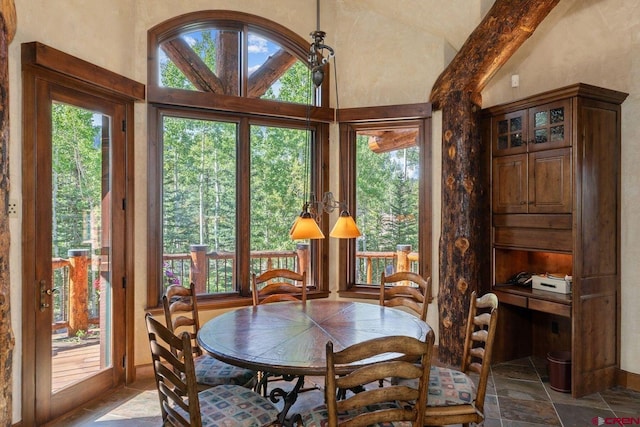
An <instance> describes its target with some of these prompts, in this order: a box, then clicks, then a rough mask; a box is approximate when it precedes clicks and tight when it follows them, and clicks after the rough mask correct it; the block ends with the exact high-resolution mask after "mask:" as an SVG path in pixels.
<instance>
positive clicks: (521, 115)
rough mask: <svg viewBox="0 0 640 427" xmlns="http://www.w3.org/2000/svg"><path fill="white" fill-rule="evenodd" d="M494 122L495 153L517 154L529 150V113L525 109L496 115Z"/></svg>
mask: <svg viewBox="0 0 640 427" xmlns="http://www.w3.org/2000/svg"><path fill="white" fill-rule="evenodd" d="M492 122H493V135H494V137H493V154H494V155H505V154H517V153H525V152H526V151H527V141H526V135H527V114H526V111H525V110H522V111H514V112H511V113H507V114H503V115H501V116H496V117H494V118H493V120H492Z"/></svg>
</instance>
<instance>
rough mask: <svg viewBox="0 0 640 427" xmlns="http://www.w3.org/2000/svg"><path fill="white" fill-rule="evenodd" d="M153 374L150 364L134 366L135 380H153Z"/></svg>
mask: <svg viewBox="0 0 640 427" xmlns="http://www.w3.org/2000/svg"><path fill="white" fill-rule="evenodd" d="M154 375H155V373H154V372H153V365H152V364H151V363H149V364H147V365H138V366H136V373H135V378H136V380H139V379H143V378H153V376H154Z"/></svg>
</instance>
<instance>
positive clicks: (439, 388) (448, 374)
mask: <svg viewBox="0 0 640 427" xmlns="http://www.w3.org/2000/svg"><path fill="white" fill-rule="evenodd" d="M475 398H476V386H475V384H474V383H473V381H472V380H471V378H469V376H467V375H466V374H464V373H462V372H460V371H456V370H453V369H448V368H441V367H439V366H432V367H431V372H430V373H429V396H428V400H427V406H450V405H468V404H470V403H471V402H473V400H474V399H475Z"/></svg>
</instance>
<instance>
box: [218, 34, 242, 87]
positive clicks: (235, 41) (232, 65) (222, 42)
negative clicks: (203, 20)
mask: <svg viewBox="0 0 640 427" xmlns="http://www.w3.org/2000/svg"><path fill="white" fill-rule="evenodd" d="M239 39H240V35H239V33H238V32H237V31H220V33H219V36H218V38H217V39H216V75H217V76H218V78H219V79H220V84H221V85H222V87H223V88H224V94H225V95H238V88H239V87H240V84H239V81H238V79H239V77H238V76H239V73H240V66H239V64H240V62H239V55H240V49H239V45H240V40H239Z"/></svg>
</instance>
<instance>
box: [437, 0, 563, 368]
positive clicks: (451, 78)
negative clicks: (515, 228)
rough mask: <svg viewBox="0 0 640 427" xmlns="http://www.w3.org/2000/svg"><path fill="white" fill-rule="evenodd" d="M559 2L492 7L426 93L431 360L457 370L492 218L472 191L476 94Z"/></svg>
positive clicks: (511, 0)
mask: <svg viewBox="0 0 640 427" xmlns="http://www.w3.org/2000/svg"><path fill="white" fill-rule="evenodd" d="M559 1H560V0H496V1H495V3H494V4H493V6H492V7H491V9H490V10H489V12H488V13H487V15H486V16H485V17H484V19H483V20H482V22H480V24H479V25H478V27H476V29H475V30H474V31H473V32H472V33H471V35H470V36H469V38H468V39H467V40H466V41H465V43H464V44H463V45H462V47H461V48H460V50H459V51H458V53H457V54H456V56H455V57H454V58H453V60H452V61H451V62H450V63H449V65H448V66H447V68H446V69H445V70H444V71H443V72H442V73H441V74H440V76H439V77H438V79H437V80H436V82H435V84H434V86H433V88H432V90H431V96H430V101H431V103H432V106H433V108H434V109H441V110H442V131H443V148H442V233H441V237H440V263H439V275H440V288H439V291H438V308H439V316H440V317H439V320H440V334H439V342H438V356H439V358H440V361H441V362H443V363H445V364H449V365H460V361H461V359H462V348H463V336H464V333H463V331H464V329H463V328H464V322H465V320H464V319H466V313H467V310H468V300H469V296H470V294H471V291H472V290H476V289H478V288H480V283H479V281H480V277H481V276H483V275H482V273H481V271H480V270H481V269H482V268H489V266H487V265H482V266H481V265H480V262H481V261H482V260H485V259H486V258H483V257H482V252H483V251H487V250H488V246H487V245H486V242H485V240H486V239H483V235H482V230H481V228H482V227H480V226H479V225H478V224H480V223H481V221H482V218H487V216H489V215H490V214H491V213H490V212H489V208H488V206H487V204H486V203H484V202H483V200H484V198H483V195H482V191H484V190H485V189H481V188H479V187H482V185H481V183H482V176H483V174H482V171H481V169H480V167H481V160H480V159H481V149H482V147H481V146H480V141H481V140H480V137H479V133H478V128H479V108H480V106H481V104H482V96H481V92H482V89H484V87H485V86H486V84H487V82H488V81H489V80H490V79H491V77H493V75H494V74H495V73H496V72H497V71H498V70H499V69H500V67H502V65H504V63H505V62H507V60H508V59H509V58H510V57H511V56H512V55H513V54H514V53H515V52H516V51H517V50H518V48H519V47H520V46H521V45H522V43H524V42H525V41H526V40H527V39H528V38H529V37H530V36H531V34H533V32H534V31H535V29H536V28H537V27H538V25H539V24H540V22H542V21H543V20H544V18H545V17H546V16H547V15H548V14H549V12H550V11H551V10H552V9H553V8H554V7H555V6H556V4H558V2H559ZM487 285H488V284H487Z"/></svg>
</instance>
